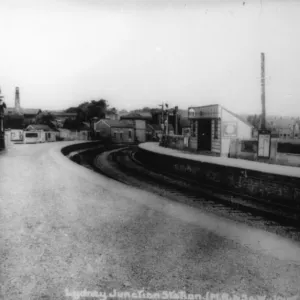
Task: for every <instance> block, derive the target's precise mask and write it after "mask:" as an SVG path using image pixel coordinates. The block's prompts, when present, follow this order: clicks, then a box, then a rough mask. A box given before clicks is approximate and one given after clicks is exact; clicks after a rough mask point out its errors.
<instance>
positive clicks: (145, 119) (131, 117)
mask: <svg viewBox="0 0 300 300" xmlns="http://www.w3.org/2000/svg"><path fill="white" fill-rule="evenodd" d="M120 119H121V120H128V121H132V122H133V124H134V129H135V135H136V138H137V140H138V142H145V141H146V128H147V124H149V123H150V121H151V120H152V114H151V113H150V112H132V113H129V114H128V115H125V116H122V117H121V118H120Z"/></svg>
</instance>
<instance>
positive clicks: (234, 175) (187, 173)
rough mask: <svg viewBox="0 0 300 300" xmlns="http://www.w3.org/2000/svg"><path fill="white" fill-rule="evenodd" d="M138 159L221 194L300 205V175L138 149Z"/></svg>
mask: <svg viewBox="0 0 300 300" xmlns="http://www.w3.org/2000/svg"><path fill="white" fill-rule="evenodd" d="M137 158H138V159H139V160H141V161H142V162H143V163H144V164H146V165H147V164H148V165H149V168H153V167H154V168H155V169H157V170H160V171H161V172H167V173H170V174H172V175H173V176H174V175H176V176H180V177H184V178H188V179H191V180H194V181H195V182H196V183H197V184H199V185H201V186H203V187H207V188H209V189H211V190H213V191H215V192H217V191H220V193H221V194H223V195H224V194H237V195H239V196H241V197H243V198H247V197H250V198H256V199H258V200H259V199H261V200H269V201H273V202H277V203H281V204H283V205H291V206H293V207H298V208H300V178H296V177H288V176H283V175H275V174H268V173H263V172H259V171H254V170H247V169H242V168H237V167H229V166H222V165H217V164H213V163H204V162H199V161H194V160H187V159H182V158H175V157H172V156H166V155H162V154H158V153H154V152H151V151H148V150H144V149H139V151H138V154H137Z"/></svg>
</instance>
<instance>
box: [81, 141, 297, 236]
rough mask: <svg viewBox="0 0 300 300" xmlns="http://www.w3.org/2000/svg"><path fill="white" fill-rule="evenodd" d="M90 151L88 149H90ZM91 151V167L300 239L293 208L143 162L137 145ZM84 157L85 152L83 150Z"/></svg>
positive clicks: (105, 173) (119, 179)
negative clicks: (227, 191)
mask: <svg viewBox="0 0 300 300" xmlns="http://www.w3.org/2000/svg"><path fill="white" fill-rule="evenodd" d="M87 153H88V152H87ZM95 153H96V151H94V152H91V151H89V156H91V154H92V155H93V157H92V158H91V157H89V159H88V163H85V166H87V164H89V165H90V168H93V170H95V171H97V172H100V173H102V174H103V175H105V176H108V177H110V178H113V179H115V180H118V181H120V182H123V183H125V184H127V185H132V186H135V187H138V188H141V189H144V190H148V191H150V192H153V193H156V194H158V195H161V196H164V197H167V198H169V199H171V200H174V201H177V202H181V203H185V204H187V205H189V206H193V207H197V208H200V209H202V210H204V211H207V212H209V213H213V214H217V215H220V216H223V217H226V218H230V219H232V220H235V221H237V222H243V223H246V224H249V225H251V226H253V227H257V228H263V229H267V230H268V231H271V232H274V233H277V234H283V235H285V236H289V237H290V238H292V239H295V240H300V232H299V228H300V225H299V219H298V218H299V215H298V214H295V213H294V212H293V211H292V210H291V208H288V207H280V209H279V208H278V207H277V206H273V205H270V203H260V202H258V201H255V200H253V201H251V200H249V199H243V198H241V197H238V196H236V195H231V196H228V195H222V194H220V193H216V192H215V191H212V189H211V188H209V187H202V186H199V183H196V182H193V181H191V180H187V179H185V178H179V177H177V176H174V175H173V174H169V173H167V172H164V173H163V174H162V173H161V172H157V170H155V169H154V168H152V167H151V165H145V164H143V163H142V162H141V161H139V159H138V157H137V155H136V148H132V147H130V148H128V147H124V148H120V147H117V149H110V150H109V151H107V149H101V151H100V154H99V152H98V153H97V155H95ZM81 155H83V156H84V153H81Z"/></svg>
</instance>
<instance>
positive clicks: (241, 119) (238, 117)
mask: <svg viewBox="0 0 300 300" xmlns="http://www.w3.org/2000/svg"><path fill="white" fill-rule="evenodd" d="M212 106H219V107H221V108H222V109H223V110H225V111H227V112H228V113H230V114H231V115H233V116H234V117H236V118H237V119H238V120H240V121H241V122H243V123H245V124H246V125H248V126H250V127H253V125H252V124H250V123H249V122H247V121H246V120H244V119H243V118H242V117H240V116H239V115H237V114H235V113H234V112H232V111H230V110H229V109H227V108H225V107H224V106H222V105H220V104H211V105H203V106H193V107H190V108H193V109H194V110H195V111H196V112H197V110H198V112H199V111H200V109H201V108H204V107H212Z"/></svg>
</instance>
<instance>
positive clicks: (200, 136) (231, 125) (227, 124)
mask: <svg viewBox="0 0 300 300" xmlns="http://www.w3.org/2000/svg"><path fill="white" fill-rule="evenodd" d="M188 118H189V120H190V121H191V137H190V141H189V148H191V149H193V150H198V151H208V152H214V153H217V154H220V155H228V153H229V147H230V142H231V139H250V138H251V136H252V125H251V124H249V123H248V122H246V121H244V120H243V119H242V118H240V117H239V116H238V115H236V114H235V113H233V112H231V111H230V110H228V109H226V108H224V107H223V106H221V105H218V104H215V105H208V106H200V107H190V108H189V110H188Z"/></svg>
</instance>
